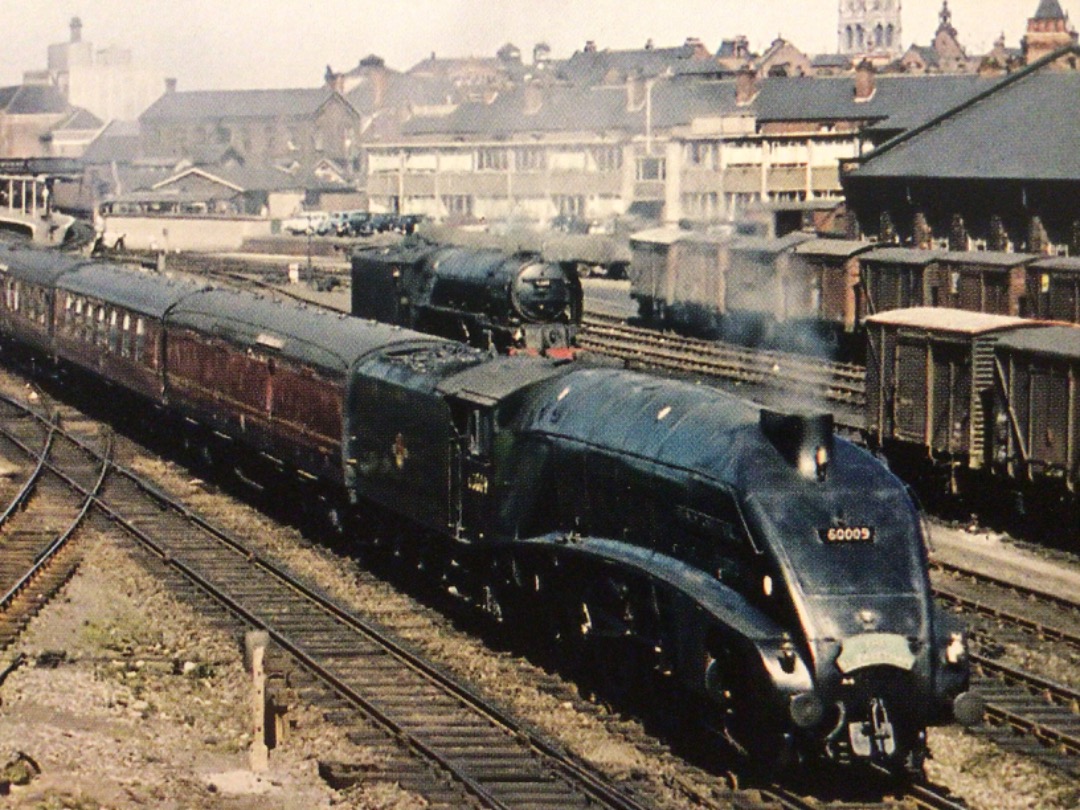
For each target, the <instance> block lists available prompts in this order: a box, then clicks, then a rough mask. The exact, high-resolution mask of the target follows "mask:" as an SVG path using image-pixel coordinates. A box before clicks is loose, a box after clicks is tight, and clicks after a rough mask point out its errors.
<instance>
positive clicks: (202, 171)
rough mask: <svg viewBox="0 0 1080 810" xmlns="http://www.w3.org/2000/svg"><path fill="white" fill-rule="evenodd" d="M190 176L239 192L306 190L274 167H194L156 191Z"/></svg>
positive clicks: (177, 174) (159, 184)
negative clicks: (223, 185) (199, 177)
mask: <svg viewBox="0 0 1080 810" xmlns="http://www.w3.org/2000/svg"><path fill="white" fill-rule="evenodd" d="M189 174H198V175H200V176H202V177H205V178H207V179H209V180H215V181H219V182H222V183H223V184H225V185H229V186H233V187H235V188H236V189H237V190H239V191H282V190H285V189H299V188H304V187H305V186H304V183H303V181H302V180H301V179H299V178H297V177H295V176H293V175H291V174H289V173H287V172H283V171H281V170H280V169H276V168H274V167H273V166H250V165H245V166H234V165H229V166H207V167H196V166H192V167H189V168H186V169H184V170H183V171H180V172H177V173H176V174H174V175H172V176H171V177H168V178H167V179H165V180H161V181H160V182H158V183H156V184H155V185H154V188H155V189H159V188H161V187H163V186H167V185H169V184H171V183H174V182H176V181H177V180H179V179H181V178H182V177H185V176H186V175H189Z"/></svg>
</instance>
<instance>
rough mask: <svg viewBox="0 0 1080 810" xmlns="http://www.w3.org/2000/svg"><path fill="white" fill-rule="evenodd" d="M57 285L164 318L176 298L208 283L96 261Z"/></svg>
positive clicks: (193, 291)
mask: <svg viewBox="0 0 1080 810" xmlns="http://www.w3.org/2000/svg"><path fill="white" fill-rule="evenodd" d="M56 287H57V289H60V290H67V291H69V292H73V293H77V294H80V295H87V296H91V297H94V298H101V299H104V300H106V301H110V302H111V303H114V304H117V305H119V306H121V307H124V308H125V309H130V310H132V311H133V312H141V313H143V314H145V315H150V316H151V317H155V318H162V317H164V315H165V313H166V312H167V311H168V309H169V307H171V306H172V305H173V304H175V303H176V302H177V301H180V300H182V299H183V298H186V297H187V296H189V295H192V294H193V293H196V292H198V291H199V290H202V289H206V283H205V282H203V281H199V280H198V279H195V278H191V277H189V276H171V275H169V276H166V275H161V274H159V273H149V272H145V271H141V270H135V269H128V268H123V267H119V266H117V265H115V264H106V263H94V264H87V265H83V266H82V267H79V268H78V269H77V270H76V271H75V272H73V273H69V274H67V275H65V276H63V277H62V278H60V279H58V280H57V282H56Z"/></svg>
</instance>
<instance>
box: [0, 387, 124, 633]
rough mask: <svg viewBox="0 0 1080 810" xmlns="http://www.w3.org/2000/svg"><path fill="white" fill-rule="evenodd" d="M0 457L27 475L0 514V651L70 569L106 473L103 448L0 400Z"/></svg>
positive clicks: (106, 449) (108, 445)
mask: <svg viewBox="0 0 1080 810" xmlns="http://www.w3.org/2000/svg"><path fill="white" fill-rule="evenodd" d="M0 451H2V452H3V454H4V456H5V457H6V458H8V459H11V458H19V457H22V458H25V459H26V460H27V464H26V465H25V469H27V470H28V471H29V472H28V475H27V477H26V479H25V481H24V482H23V483H22V485H21V486H19V487H18V488H17V491H16V492H15V493H14V495H13V497H12V498H11V500H10V503H9V504H8V505H7V506H6V508H4V510H3V512H2V513H0V649H6V648H7V647H8V646H10V645H11V644H12V643H13V642H14V641H15V639H16V638H18V636H19V635H20V634H21V633H22V631H23V629H24V628H25V627H26V625H27V624H28V623H29V621H30V620H31V619H32V618H33V617H34V616H35V615H36V614H37V612H38V611H39V610H40V609H41V608H42V607H43V606H44V605H45V604H47V602H48V601H49V599H50V598H51V597H52V595H53V594H55V593H56V592H57V591H58V590H59V588H60V587H61V586H62V585H63V584H64V583H65V582H67V580H68V579H69V578H70V577H71V576H72V574H74V572H75V571H76V569H77V568H78V564H79V553H78V549H77V548H76V547H75V545H76V544H75V543H74V539H75V536H76V532H77V530H78V529H79V528H80V527H81V526H82V525H83V524H84V522H85V520H86V518H87V515H88V513H89V512H90V509H91V507H92V505H93V501H94V498H95V496H96V494H97V492H98V491H99V490H100V488H101V486H102V484H103V481H104V478H105V475H106V472H107V471H108V468H109V462H108V458H109V455H110V452H111V442H109V441H108V439H106V440H105V444H104V446H103V447H102V448H99V449H94V448H91V447H90V446H89V445H87V444H84V442H83V440H80V439H78V438H76V437H75V436H73V435H72V434H69V433H66V432H65V431H63V430H61V429H60V428H59V426H58V424H57V421H56V420H55V419H49V418H47V417H45V416H43V415H41V414H39V413H36V412H35V411H32V410H30V409H28V408H26V407H25V406H23V405H22V404H21V403H18V402H16V401H15V400H12V399H9V398H6V397H0ZM73 491H76V492H78V493H79V495H78V497H72V493H73Z"/></svg>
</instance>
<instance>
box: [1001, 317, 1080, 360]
mask: <svg viewBox="0 0 1080 810" xmlns="http://www.w3.org/2000/svg"><path fill="white" fill-rule="evenodd" d="M997 345H998V346H999V347H1001V348H1004V349H1008V350H1012V351H1019V352H1038V353H1039V354H1044V355H1050V356H1051V357H1064V358H1068V359H1071V360H1073V361H1074V362H1077V363H1080V326H1064V325H1062V326H1043V327H1040V328H1038V329H1022V330H1020V331H1018V332H1015V333H1013V334H1010V335H1005V336H1003V337H1002V338H1001V339H1000V340H999V341H998V344H997Z"/></svg>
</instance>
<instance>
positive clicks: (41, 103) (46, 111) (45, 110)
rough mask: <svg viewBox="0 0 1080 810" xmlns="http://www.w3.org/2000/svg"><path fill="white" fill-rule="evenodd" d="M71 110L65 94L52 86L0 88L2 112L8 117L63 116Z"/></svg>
mask: <svg viewBox="0 0 1080 810" xmlns="http://www.w3.org/2000/svg"><path fill="white" fill-rule="evenodd" d="M70 109H71V107H70V106H69V105H68V103H67V100H66V99H65V98H64V96H63V94H62V93H61V92H60V91H59V90H57V89H56V88H55V87H53V86H52V85H51V84H17V85H14V86H12V87H0V111H3V112H5V113H7V114H8V115H62V114H63V113H66V112H67V111H68V110H70Z"/></svg>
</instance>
